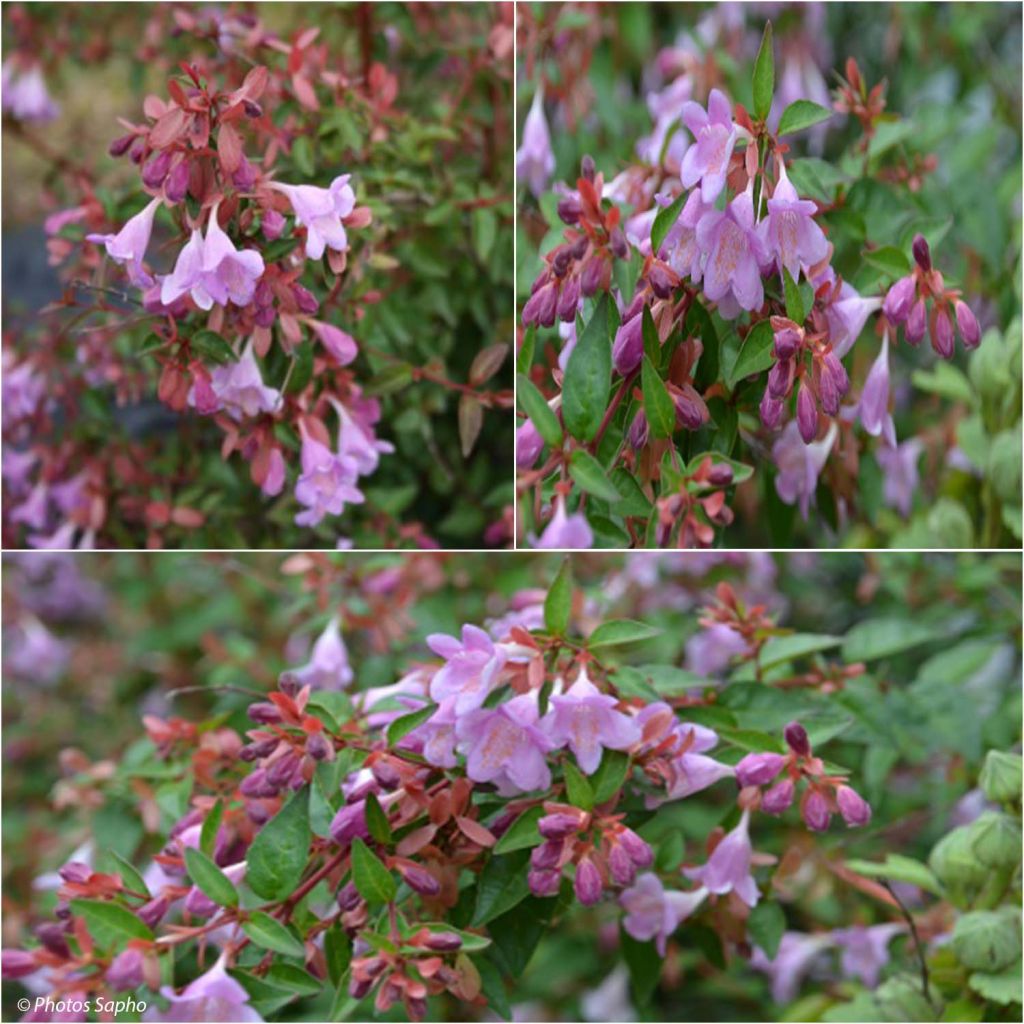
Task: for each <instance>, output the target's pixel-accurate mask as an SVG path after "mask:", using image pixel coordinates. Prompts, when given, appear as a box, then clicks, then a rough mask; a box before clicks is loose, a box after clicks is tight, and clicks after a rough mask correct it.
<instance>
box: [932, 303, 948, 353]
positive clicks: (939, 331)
mask: <svg viewBox="0 0 1024 1024" xmlns="http://www.w3.org/2000/svg"><path fill="white" fill-rule="evenodd" d="M932 348H933V349H935V351H936V352H937V353H938V354H939V355H940V356H941V357H942V358H943V359H952V358H953V321H952V320H950V318H949V311H948V310H947V309H945V308H943V309H940V310H938V311H937V312H936V314H935V326H934V328H933V329H932Z"/></svg>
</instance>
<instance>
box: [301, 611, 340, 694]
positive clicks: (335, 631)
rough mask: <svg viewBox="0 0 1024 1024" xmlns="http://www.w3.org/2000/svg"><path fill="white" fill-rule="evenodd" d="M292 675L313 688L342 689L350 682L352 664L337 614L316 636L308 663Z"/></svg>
mask: <svg viewBox="0 0 1024 1024" xmlns="http://www.w3.org/2000/svg"><path fill="white" fill-rule="evenodd" d="M294 675H295V676H297V677H298V679H299V681H300V682H301V683H302V684H303V685H306V684H308V685H310V686H312V687H313V689H314V690H344V689H345V688H346V687H347V686H348V685H349V683H351V682H352V679H353V673H352V666H351V665H350V664H349V660H348V648H347V647H346V646H345V641H344V640H343V639H342V636H341V623H340V622H339V621H338V618H337V616H335V617H334V618H332V619H331V621H330V622H328V623H327V628H326V629H325V630H324V631H323V632H322V633H321V634H320V636H319V637H317V641H316V643H315V644H313V652H312V655H311V656H310V659H309V663H308V664H307V665H304V666H303V667H302V668H299V669H296V670H295V672H294Z"/></svg>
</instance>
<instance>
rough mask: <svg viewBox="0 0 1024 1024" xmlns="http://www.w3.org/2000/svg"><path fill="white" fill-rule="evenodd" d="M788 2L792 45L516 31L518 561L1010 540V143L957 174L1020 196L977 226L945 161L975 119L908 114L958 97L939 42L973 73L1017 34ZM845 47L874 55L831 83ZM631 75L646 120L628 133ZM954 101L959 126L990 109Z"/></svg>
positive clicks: (698, 27)
mask: <svg viewBox="0 0 1024 1024" xmlns="http://www.w3.org/2000/svg"><path fill="white" fill-rule="evenodd" d="M791 6H792V8H793V10H788V9H785V8H784V9H783V10H782V12H781V17H780V21H779V25H780V28H779V35H778V38H776V34H775V32H774V31H773V27H772V24H771V23H767V24H765V23H764V22H763V21H762V22H761V23H760V25H759V28H758V30H757V32H756V33H752V32H748V31H747V30H746V27H745V24H744V19H745V17H746V14H747V12H748V11H749V10H750V8H749V7H733V6H731V5H721V6H720V7H715V8H713V9H711V10H709V11H708V12H706V13H705V15H704V16H703V17H702V18H700V19H699V20H697V21H696V24H694V20H695V19H694V16H693V15H692V13H690V12H692V8H686V9H685V12H686V13H684V14H683V15H682V17H681V19H680V34H679V36H678V38H677V39H676V41H675V42H674V43H673V44H672V45H670V46H668V47H666V48H664V49H661V50H660V51H657V52H655V49H654V45H655V44H654V40H653V38H652V36H653V34H654V32H653V27H652V26H653V22H654V15H653V14H652V13H651V11H650V9H648V8H647V7H644V6H642V5H641V6H640V7H639V8H637V9H636V10H632V9H630V10H615V9H613V10H611V11H604V10H602V9H600V8H599V7H598V6H597V5H586V4H579V5H576V4H567V5H545V6H543V7H537V8H524V11H523V17H522V18H521V19H520V23H519V31H520V53H521V54H523V57H524V59H523V60H522V61H521V62H520V67H521V69H522V72H523V74H522V78H521V83H520V85H521V89H520V94H521V95H523V96H524V97H525V99H526V100H530V105H529V112H528V113H527V115H526V117H525V120H524V122H523V126H522V130H521V136H520V148H519V151H518V154H517V175H518V179H519V184H520V193H521V213H522V215H521V218H520V223H521V224H522V226H523V227H522V231H521V234H520V251H521V252H523V253H524V254H525V255H524V258H523V259H521V261H520V265H519V276H518V281H519V290H520V299H521V303H522V304H521V307H520V309H521V324H522V331H521V335H520V345H519V353H518V371H519V378H518V396H519V405H520V410H521V412H522V414H523V418H522V419H521V420H520V424H519V427H518V432H517V448H516V452H517V454H516V459H517V465H518V472H519V477H518V495H519V509H520V513H521V518H520V522H521V525H522V532H523V539H524V541H526V542H528V543H531V544H533V545H534V546H537V547H573V548H583V547H591V546H598V547H631V546H636V547H711V546H723V545H724V546H735V545H749V546H758V545H761V544H765V543H771V544H772V545H775V546H788V545H790V544H804V543H809V544H812V545H823V546H829V545H831V544H834V543H841V542H846V541H849V540H853V541H854V542H855V543H858V544H862V545H864V546H885V545H886V544H888V543H892V544H895V545H900V546H903V545H906V544H921V545H923V546H930V547H943V546H949V547H960V546H967V547H969V546H971V545H973V544H978V543H983V544H985V545H986V546H1000V545H1004V546H1009V545H1012V544H1015V543H1017V542H1019V540H1020V537H1021V532H1020V531H1021V527H1020V507H1021V479H1020V471H1019V470H1020V461H1021V456H1020V437H1021V427H1020V399H1021V392H1020V380H1019V372H1018V370H1019V362H1020V327H1019V319H1015V314H1016V313H1017V310H1018V309H1019V305H1020V291H1019V283H1020V282H1019V276H1020V275H1019V272H1018V271H1019V267H1020V263H1019V260H1020V237H1019V232H1018V231H1016V229H1011V230H1009V231H1007V230H1003V229H998V228H997V229H995V231H994V233H993V234H988V232H989V225H990V224H991V222H992V221H993V220H999V219H1000V218H1002V219H1003V220H1004V222H1005V223H1009V222H1010V221H1012V222H1014V223H1016V220H1017V218H1016V215H1015V214H1011V212H1010V211H1011V208H1013V207H1014V204H1016V205H1018V206H1019V201H1020V195H1019V181H1017V179H1016V167H1017V164H1018V163H1019V154H1020V133H1019V124H1017V123H1016V118H1014V120H1013V124H1012V127H1008V128H1007V130H1006V132H1001V133H1000V136H999V141H998V144H997V143H996V141H995V138H994V136H993V137H990V139H989V143H988V147H987V148H986V149H985V151H984V152H985V155H984V156H981V151H980V150H977V151H973V152H974V156H973V159H979V160H981V162H982V164H983V165H984V166H985V167H986V171H987V172H991V175H992V178H991V179H990V180H992V181H993V183H994V182H995V181H998V180H999V175H1001V174H1005V175H1006V177H1004V178H1002V185H1000V186H999V187H998V188H996V186H995V184H993V187H994V188H996V194H995V195H993V194H992V192H991V190H990V192H989V194H988V195H987V196H986V197H985V198H983V199H981V200H980V203H981V205H982V207H983V208H984V213H982V214H979V216H978V217H977V219H975V217H974V214H973V212H972V210H971V209H970V204H971V202H973V193H972V198H971V199H968V198H967V194H966V193H965V192H964V191H962V190H961V189H960V186H959V184H958V180H959V177H960V176H962V175H965V174H969V173H971V172H969V171H967V167H968V166H969V164H968V158H967V157H965V156H964V155H963V152H962V150H958V147H960V146H961V145H962V144H964V139H965V137H971V136H972V133H973V132H974V130H975V127H976V123H975V121H974V119H973V117H972V115H968V114H964V115H957V114H956V112H955V111H954V112H952V113H951V111H950V106H951V105H954V106H955V103H956V97H954V96H952V95H951V96H949V97H948V98H947V101H946V102H944V103H943V104H941V109H932V108H931V107H929V106H926V105H923V104H921V103H920V101H919V99H917V97H916V96H915V93H914V89H917V90H922V89H927V88H929V86H930V84H934V82H935V80H936V79H937V78H938V77H939V76H941V75H944V74H946V73H947V69H946V66H945V62H946V57H945V56H944V57H943V58H942V59H943V62H944V63H943V65H942V66H941V67H934V66H933V67H928V66H927V63H926V61H925V59H924V53H928V52H933V48H934V47H938V46H939V45H940V44H938V43H937V41H936V37H939V38H943V39H945V38H947V36H948V37H950V45H951V46H953V47H956V46H960V45H962V46H964V47H965V49H966V51H967V52H966V53H965V54H964V56H963V58H961V59H960V63H964V60H965V59H967V57H968V55H969V54H970V53H971V52H973V46H975V45H982V44H981V40H982V39H985V38H993V39H995V38H996V37H997V36H998V35H999V34H1000V33H1001V32H1002V31H1004V25H1006V23H1005V22H1004V19H1003V18H1002V17H1001V12H998V11H997V10H994V9H993V10H988V11H987V13H986V17H985V18H984V19H983V21H982V23H981V24H980V25H976V26H975V29H974V36H973V39H972V40H971V41H969V42H968V41H966V40H965V39H964V37H963V36H962V35H961V34H958V30H959V28H960V22H959V20H958V18H959V16H958V15H956V14H954V12H953V11H952V9H950V10H941V12H940V15H939V18H938V19H937V21H936V20H934V19H931V18H930V16H929V15H926V14H925V11H924V9H923V8H916V9H911V7H910V6H908V7H903V6H901V5H891V6H890V7H888V8H886V9H885V10H884V11H874V10H870V13H869V9H867V8H860V9H859V10H860V12H863V13H862V14H856V13H854V11H855V10H857V8H856V5H848V6H849V8H850V9H848V10H844V6H846V5H829V6H830V9H829V11H828V14H826V12H825V6H826V5H805V4H799V5H791ZM950 18H953V19H957V20H954V22H953V24H952V25H951V24H949V19H950ZM886 19H890V20H891V27H892V33H893V35H894V40H895V41H894V42H893V41H890V43H889V52H888V53H887V54H886V55H885V58H884V59H880V57H879V54H878V53H877V52H876V51H875V50H873V49H872V48H871V45H870V42H869V40H872V39H873V38H874V36H875V34H876V29H875V28H874V27H872V26H874V24H875V23H876V22H877V21H878V20H882V21H883V22H884V21H885V20H886ZM926 20H927V22H928V24H927V26H926V25H925V24H924V23H925V21H926ZM1010 21H1011V22H1012V23H1013V24H1014V25H1015V26H1016V27H1018V28H1019V18H1018V17H1017V14H1016V13H1015V14H1014V15H1013V17H1012V18H1011V19H1010ZM840 25H842V26H843V27H844V28H845V29H846V33H845V34H843V36H842V38H843V43H842V45H843V46H849V47H850V48H851V49H854V50H858V51H861V53H860V55H858V56H857V57H856V59H855V58H854V56H849V57H846V56H845V55H843V54H837V55H836V56H837V57H838V59H837V60H835V63H836V64H838V65H839V66H840V67H841V68H842V69H843V71H842V74H837V73H830V72H829V69H830V68H831V67H832V66H833V57H832V55H831V54H830V53H829V52H828V43H827V39H828V33H827V29H828V28H829V27H831V28H832V29H833V30H834V31H835V32H836V35H837V37H838V35H839V32H840V28H839V26H840ZM1006 28H1007V30H1009V31H1013V30H1014V29H1012V28H1009V26H1006ZM762 30H763V31H762ZM620 34H621V36H622V37H623V38H626V39H628V40H629V45H628V46H624V47H620V48H613V47H611V46H610V45H608V44H607V43H606V42H605V39H606V37H611V36H613V35H614V36H616V37H618V36H619V35H620ZM924 36H929V37H930V41H929V42H927V43H924V42H923V37H924ZM758 37H760V38H758ZM985 45H987V44H985ZM996 45H997V44H996V43H993V48H995V47H996ZM646 47H650V49H649V50H648V49H646ZM922 48H923V49H922ZM591 51H593V56H592V57H591V56H590V54H591ZM1002 52H1003V53H1005V54H1006V58H1007V60H1008V61H1009V63H1010V65H1011V66H1015V67H1017V68H1019V63H1020V50H1019V46H1017V45H1016V44H1014V48H1011V49H1009V50H1007V49H1005V48H1004V49H1003V51H1002ZM637 61H639V62H642V63H643V78H642V84H643V87H644V88H645V89H647V90H648V92H647V112H646V113H643V112H641V111H639V110H636V109H634V108H635V105H633V106H629V107H627V108H626V109H625V110H622V111H616V109H615V108H616V107H617V106H619V105H622V104H624V103H626V102H627V100H628V97H629V94H630V93H631V92H632V88H633V80H632V77H631V73H632V72H633V66H632V63H631V62H637ZM919 64H923V65H924V66H923V67H922V68H918V67H917V65H919ZM987 67H989V69H990V70H991V72H992V74H996V73H997V72H995V70H994V69H993V66H992V65H987ZM827 74H831V77H833V78H834V79H835V81H836V83H837V84H836V87H835V88H834V89H832V90H831V91H830V90H829V89H828V87H827V86H826V78H825V76H826V75H827ZM883 74H884V75H886V76H887V77H885V78H883V77H882V76H883ZM963 77H964V78H968V82H962V81H959V80H958V83H957V86H954V88H957V87H959V89H960V92H959V93H958V94H957V96H963V98H964V99H963V101H964V102H965V103H967V102H968V97H971V98H973V99H978V98H979V94H985V95H990V94H991V89H992V86H991V82H990V80H988V79H987V78H982V79H981V80H980V81H978V82H976V88H975V89H974V90H973V91H971V90H970V88H969V84H975V78H973V77H969V76H967V75H964V76H963ZM595 100H596V102H594V101H595ZM901 103H902V105H903V107H904V108H905V109H908V111H909V113H910V116H908V117H903V116H901V113H900V112H901ZM591 107H593V109H590V108H591ZM915 107H916V108H917V109H915ZM1017 109H1019V93H1018V94H1017V95H1016V99H1015V102H1014V110H1017ZM549 118H550V119H551V120H552V121H553V124H554V127H549V123H548V119H549ZM844 121H845V125H844V124H843V122H844ZM939 121H941V122H942V123H941V125H940V124H939V123H938V122H939ZM650 122H653V124H652V125H650V130H649V132H648V133H647V134H643V135H642V136H641V137H640V138H639V139H638V140H637V139H636V135H637V125H642V126H643V127H644V129H646V128H647V126H648V125H649V124H650ZM1009 123H1010V122H1009V121H1008V122H1007V124H1009ZM634 142H635V146H634ZM627 146H628V147H629V149H627V148H626V147H627ZM592 148H596V149H597V150H598V154H597V159H595V158H594V157H593V156H592V155H590V154H589V152H588V150H590V149H592ZM602 150H603V152H602ZM937 151H938V152H937ZM940 152H941V158H940ZM581 154H583V155H582V159H581ZM556 156H557V157H558V159H557V160H556ZM626 161H628V162H626ZM556 167H557V168H558V169H559V170H561V171H562V172H563V173H564V174H566V177H567V179H568V180H567V181H561V180H557V176H556V173H555V172H556ZM1011 178H1012V179H1013V180H1012V181H1011ZM552 180H554V181H555V184H554V185H553V186H551V182H552ZM982 222H984V223H985V225H986V227H985V228H981V223H982ZM979 318H980V319H979ZM983 325H984V327H985V328H987V329H988V330H987V332H986V333H985V334H984V337H985V338H986V339H990V338H995V339H997V340H993V341H992V347H993V348H998V349H1000V351H999V353H998V355H995V356H989V355H987V354H985V353H983V352H982V351H981V350H980V348H979V346H982V339H983ZM1008 325H1009V326H1008ZM1004 331H1005V333H1003V336H1002V339H1001V340H998V339H999V335H1000V334H1001V333H1002V332H1004ZM926 338H927V339H928V342H929V346H928V347H929V348H930V349H931V350H933V351H932V353H930V354H928V353H926V352H925V351H924V350H923V349H921V350H920V351H915V349H920V348H921V343H922V342H923V341H924V340H925V339H926ZM958 339H959V344H958ZM975 350H978V351H975ZM935 357H937V358H938V359H939V360H942V361H947V362H940V363H939V364H938V365H936V366H934V367H932V368H929V369H926V368H925V367H927V366H928V364H929V363H930V362H932V361H933V359H934V358H935ZM1004 359H1005V360H1007V361H1008V365H1010V366H1012V367H1013V370H1012V373H1010V375H1009V377H1007V378H1006V379H1005V380H1004V383H1003V385H1002V386H998V387H999V393H998V395H997V394H996V393H995V388H996V387H997V386H996V385H995V384H994V378H993V377H992V376H991V374H992V368H993V367H995V366H996V365H997V364H999V363H1001V362H1002V361H1003V360H1004ZM1003 365H1007V363H1003ZM963 366H965V367H966V372H965V371H964V370H962V369H960V367H963ZM982 378H984V380H985V384H984V385H982V391H984V392H986V395H987V397H983V396H982V395H981V394H979V393H978V392H977V391H976V390H975V389H974V388H973V387H972V384H971V380H972V379H974V380H977V381H980V380H981V379H982ZM1010 378H1012V379H1010ZM908 385H911V387H908ZM982 448H984V450H982ZM968 450H969V451H970V453H969V454H968ZM925 453H927V455H928V459H927V466H926V469H925V471H924V472H922V467H921V461H922V455H924V454H925ZM972 477H973V478H975V479H974V482H970V480H971V478H972Z"/></svg>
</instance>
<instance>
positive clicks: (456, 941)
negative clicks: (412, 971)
mask: <svg viewBox="0 0 1024 1024" xmlns="http://www.w3.org/2000/svg"><path fill="white" fill-rule="evenodd" d="M423 945H425V946H426V947H427V949H434V950H436V951H437V952H438V953H454V952H455V950H457V949H462V939H461V938H460V937H459V936H458V935H456V934H455V932H431V933H430V935H429V936H428V937H427V939H426V941H425V942H424V943H423Z"/></svg>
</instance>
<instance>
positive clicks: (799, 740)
mask: <svg viewBox="0 0 1024 1024" xmlns="http://www.w3.org/2000/svg"><path fill="white" fill-rule="evenodd" d="M782 735H783V737H784V738H785V740H786V743H787V744H788V745H789V749H790V750H792V751H793V753H794V754H797V755H798V756H800V757H809V756H810V754H811V741H810V740H809V739H808V738H807V730H806V729H805V728H804V727H803V726H802V725H801V724H800V723H799V722H790V723H789V725H787V726H786V728H785V730H784V731H783V733H782Z"/></svg>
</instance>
